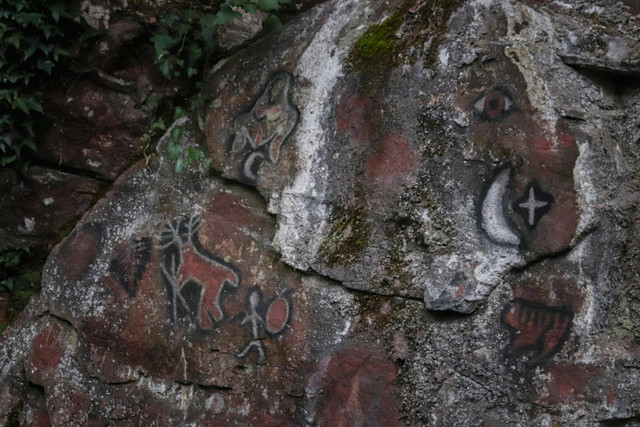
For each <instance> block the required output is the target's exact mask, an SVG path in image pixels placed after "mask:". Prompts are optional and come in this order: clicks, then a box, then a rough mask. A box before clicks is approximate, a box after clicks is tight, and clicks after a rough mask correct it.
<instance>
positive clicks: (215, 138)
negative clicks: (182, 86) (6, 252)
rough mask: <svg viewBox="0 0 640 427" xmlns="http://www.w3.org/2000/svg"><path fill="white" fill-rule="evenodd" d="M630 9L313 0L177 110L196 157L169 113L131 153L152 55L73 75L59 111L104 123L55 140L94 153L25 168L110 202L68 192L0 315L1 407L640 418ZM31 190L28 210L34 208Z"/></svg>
mask: <svg viewBox="0 0 640 427" xmlns="http://www.w3.org/2000/svg"><path fill="white" fill-rule="evenodd" d="M639 13H640V8H638V6H637V4H635V3H634V2H632V1H614V0H599V1H597V2H595V3H594V2H592V1H583V0H567V1H565V2H557V1H538V2H533V1H528V0H470V1H462V0H460V1H454V2H452V1H441V0H436V1H429V2H425V1H401V0H393V1H378V0H340V1H338V0H331V1H326V2H322V3H319V4H317V5H316V6H314V7H312V8H310V9H308V10H306V11H305V12H302V13H300V14H299V15H297V16H296V17H295V18H294V19H292V20H291V21H290V22H288V23H287V25H286V27H285V30H284V31H283V32H282V33H276V34H270V35H268V36H266V37H263V38H260V39H258V40H255V41H253V42H251V43H250V44H248V45H247V46H246V47H244V48H242V49H241V50H239V51H237V52H236V53H234V54H232V55H230V56H229V57H228V58H226V59H224V60H222V61H220V62H219V63H218V64H216V65H215V67H213V69H212V70H211V72H210V74H209V76H208V78H207V80H206V84H205V89H204V91H205V92H206V93H207V95H209V96H211V99H213V101H212V102H211V103H210V105H209V106H208V107H207V109H206V111H205V112H203V114H200V115H198V114H194V115H193V116H192V117H185V118H182V119H180V121H179V122H177V123H175V124H174V126H183V127H185V128H186V129H188V131H187V132H186V133H185V135H184V136H183V139H182V143H183V144H184V145H185V146H191V147H206V149H207V150H208V152H209V154H210V156H211V158H212V159H213V163H212V170H206V169H205V168H204V167H202V166H197V165H196V166H190V167H189V168H187V169H185V170H184V171H183V172H182V173H180V174H175V173H174V172H173V165H172V164H171V163H170V162H169V160H168V154H167V149H168V144H169V139H170V132H171V129H170V130H169V131H168V132H167V135H165V136H164V137H163V139H161V140H160V142H159V143H158V145H157V149H156V153H154V154H152V155H150V156H145V157H146V158H145V159H141V160H139V161H137V162H135V163H134V164H129V163H130V162H128V161H127V159H130V158H131V156H132V154H131V153H132V152H136V153H138V155H140V150H143V151H144V147H138V146H136V145H135V144H134V143H133V142H131V141H133V139H131V138H130V137H132V136H135V135H138V134H139V133H140V132H142V131H143V130H144V125H145V124H146V125H148V118H149V117H150V116H146V115H145V114H142V113H141V112H140V109H139V106H140V103H141V102H144V101H141V99H146V98H145V96H150V95H149V94H151V93H154V91H157V90H160V89H158V85H156V84H155V83H153V81H154V80H153V78H152V77H149V78H147V80H144V81H142V80H141V77H140V76H141V75H142V76H145V75H147V74H144V73H142V74H138V73H133V74H132V75H134V76H138V77H136V79H134V80H135V81H134V80H131V81H129V80H127V79H126V77H124V76H125V75H126V72H125V71H123V70H119V71H118V72H116V71H114V72H112V73H107V74H104V75H103V78H102V80H101V81H102V82H103V83H102V84H103V85H104V82H113V81H118V82H119V81H120V80H121V79H122V80H124V81H125V82H128V83H130V84H128V85H127V86H126V87H127V88H129V89H127V90H130V91H129V92H127V91H124V92H123V91H122V90H115V89H114V92H113V93H112V94H108V95H105V92H104V91H100V92H99V93H95V94H94V95H92V93H93V92H92V90H91V85H93V84H96V83H95V79H94V80H93V81H92V82H80V83H79V84H77V85H76V86H75V89H73V90H77V91H78V94H79V95H78V96H76V97H74V96H69V98H68V99H66V100H65V98H64V97H58V98H56V99H55V100H54V101H55V102H66V103H67V104H68V107H67V108H66V109H64V110H62V111H64V116H63V117H61V120H68V121H69V122H70V123H76V120H77V123H84V122H83V120H85V119H86V120H91V121H92V123H95V126H96V128H97V129H101V132H98V134H99V135H104V138H103V137H100V138H97V139H96V138H91V136H90V135H87V134H85V133H83V132H80V131H78V132H72V133H71V136H66V138H70V140H69V141H68V142H65V144H67V143H68V144H70V145H69V146H71V147H75V146H76V145H75V144H76V143H77V145H78V147H84V148H81V149H80V148H79V150H80V151H81V153H82V156H84V159H85V161H86V165H85V164H83V165H80V164H79V163H74V162H77V161H78V160H77V159H78V157H77V156H75V155H74V157H73V160H71V159H70V160H68V161H67V160H65V159H64V158H61V160H60V162H61V163H62V164H65V165H66V166H68V169H67V175H68V174H71V172H72V171H76V170H77V169H78V168H83V169H84V168H88V169H87V170H91V171H92V173H95V174H97V176H93V178H91V179H89V178H86V177H84V178H81V177H74V178H73V179H67V178H66V176H67V175H65V174H62V172H56V171H44V170H39V172H38V173H40V174H41V176H51V177H56V176H58V175H56V174H60V177H61V178H60V179H57V180H56V179H54V178H51V179H49V181H47V183H46V185H52V186H53V187H51V188H52V189H51V191H54V192H55V191H63V192H68V191H69V190H66V189H64V188H65V186H67V187H66V188H72V190H71V191H77V194H79V195H81V196H82V197H87V195H91V196H92V197H95V198H96V199H97V198H99V201H98V202H97V203H96V204H95V205H92V203H90V202H86V203H84V202H83V203H84V204H82V203H77V204H76V207H77V208H78V211H77V212H82V211H84V210H85V209H87V208H88V206H90V205H92V206H91V208H90V209H89V210H88V211H87V212H86V214H84V215H83V217H82V219H81V220H80V221H79V222H78V223H77V224H76V225H75V228H74V229H73V231H72V232H71V234H69V235H68V236H67V237H66V238H65V239H64V240H63V241H62V242H61V243H60V244H58V245H57V246H56V247H55V248H54V249H53V251H52V253H51V255H50V256H49V258H48V261H47V263H46V265H45V267H44V270H43V281H42V292H41V294H40V295H39V296H38V297H36V298H34V299H32V301H31V303H30V305H29V306H28V307H27V309H26V311H25V312H24V313H23V314H22V315H21V317H20V318H19V319H18V321H17V322H16V323H15V324H14V325H12V326H11V327H10V328H9V329H7V331H5V332H4V334H3V335H2V345H1V347H0V396H2V397H1V398H0V414H1V415H2V416H3V417H5V419H8V417H13V418H14V419H15V418H16V417H17V418H18V419H19V421H20V423H21V424H26V425H48V424H53V425H107V424H109V425H140V424H144V425H259V426H263V425H264V426H267V425H274V426H275V425H277V426H282V425H319V426H334V425H339V426H363V425H369V426H371V425H379V426H393V425H438V426H449V425H492V426H493V425H585V426H586V425H603V426H608V425H634V423H638V422H640V399H639V398H638V396H639V395H640V373H639V371H638V369H639V368H640V347H639V344H640V340H639V336H640V335H639V334H640V321H639V319H638V313H639V311H640V310H639V308H638V307H639V306H638V303H639V299H638V298H639V297H640V295H639V294H638V285H639V284H640V283H639V280H640V279H639V277H640V276H639V271H640V263H639V262H638V259H639V258H638V252H639V248H640V240H639V239H638V235H637V232H636V228H637V225H638V224H639V223H640V214H639V210H638V201H639V200H640V199H639V196H640V173H639V169H638V164H639V163H638V161H639V160H640V159H639V158H638V157H639V151H638V143H639V142H640V125H639V123H640V122H639V119H638V118H639V117H640V83H639V82H640V80H638V77H639V76H640V63H639V62H638V58H639V54H640V40H639V35H640V26H639V25H640V23H639V22H638V14H639ZM109 19H112V18H109ZM114 19H115V18H114ZM118 22H120V23H119V24H118V25H120V26H122V28H125V27H126V28H128V29H129V30H130V31H129V30H127V31H123V33H122V34H121V35H120V36H118V35H117V34H115V35H112V36H111V39H113V40H114V43H116V42H115V41H118V40H120V41H122V40H129V41H131V40H135V37H134V35H133V34H136V29H135V28H133V27H134V25H131V28H130V26H129V24H126V25H125V24H124V23H122V22H127V21H126V20H125V21H118ZM101 25H102V24H101ZM110 28H120V27H117V26H116V25H115V24H114V25H110ZM114 31H115V30H114ZM118 34H120V33H118ZM129 37H131V38H129ZM111 39H110V40H111ZM105 43H106V42H105ZM116 45H117V43H116ZM133 45H135V43H134V44H129V45H127V46H129V47H131V46H133ZM109 46H111V45H109ZM107 50H108V49H107ZM122 52H124V50H123V51H122ZM114 55H116V54H114ZM118 55H120V53H118V54H117V55H116V56H118ZM107 56H108V55H107ZM114 57H115V56H114ZM114 64H122V63H121V62H118V61H115V62H114ZM131 67H143V65H131ZM106 68H108V67H106ZM121 74H122V75H121ZM105 75H106V76H107V77H104V76H105ZM109 76H110V77H109ZM114 79H115V80H114ZM98 80H99V76H98ZM145 82H146V83H145ZM133 88H136V89H135V90H134V89H133ZM164 90H166V88H165V89H164ZM158 96H161V93H160V95H158ZM132 106H133V107H132ZM136 106H137V107H136ZM114 111H119V112H120V114H114V113H113V112H114ZM91 113H93V114H91ZM65 117H66V119H65ZM81 118H82V120H80V119H81ZM69 126H70V127H64V129H65V130H66V129H73V128H74V127H73V125H69ZM101 126H104V128H102V127H101ZM105 129H113V132H117V135H116V134H115V133H114V134H113V135H111V134H109V132H108V131H106V130H105ZM65 134H66V133H65ZM55 135H56V134H55V133H54V136H52V140H51V143H50V145H49V147H50V149H48V150H45V151H43V154H42V156H43V158H47V159H49V158H50V160H51V161H53V158H54V157H55V156H56V153H57V152H56V151H55V150H56V148H55V147H56V141H58V139H56V138H58V137H57V136H55ZM66 135H68V134H66ZM121 137H122V138H121ZM60 138H61V137H60ZM127 138H129V139H127ZM123 141H129V144H130V145H128V146H127V148H126V149H122V148H118V147H120V146H121V145H122V144H125V142H123ZM66 146H67V145H65V147H66ZM110 147H112V148H110ZM127 150H130V151H127ZM131 150H133V151H131ZM63 152H64V153H68V152H69V151H67V149H65V150H63ZM111 153H113V154H111ZM112 155H113V156H115V157H114V158H113V159H112V158H111V157H110V156H112ZM47 174H49V175H47ZM96 178H100V179H98V180H97V183H94V181H96ZM116 178H117V179H116ZM112 179H115V182H114V183H113V184H112V185H111V184H110V183H109V180H112ZM43 180H44V178H43ZM42 182H44V181H42ZM63 182H64V183H65V184H62V183H63ZM58 188H61V190H58ZM75 188H78V190H73V189H75ZM107 190H108V192H106V194H104V192H105V191H107ZM19 191H25V192H26V193H27V194H30V195H32V194H34V193H33V191H32V190H23V189H17V190H15V192H19ZM72 194H74V193H72ZM29 197H31V196H29ZM39 197H40V196H38V197H35V196H34V198H33V199H34V202H33V204H34V207H32V208H29V209H33V210H34V212H38V215H44V213H43V212H46V206H48V205H47V203H46V202H42V203H43V204H44V206H45V207H44V208H41V207H39V206H38V203H39ZM79 197H80V196H79ZM50 198H52V199H53V200H54V201H55V200H57V199H58V196H50ZM27 200H30V199H27ZM45 200H47V199H45ZM79 200H80V199H79ZM81 200H84V199H81ZM35 206H38V208H37V209H36V207H35ZM77 212H74V213H71V214H69V216H70V217H73V216H74V215H78V213H77ZM34 215H35V214H34ZM39 223H40V222H39V221H35V224H39ZM19 225H20V226H24V227H27V226H28V224H27V221H26V220H25V224H24V225H22V224H19ZM3 227H4V229H5V230H6V229H7V227H8V226H4V225H3ZM15 227H17V225H15ZM34 227H35V226H34ZM16 229H17V228H16Z"/></svg>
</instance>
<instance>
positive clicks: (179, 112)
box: [173, 107, 187, 129]
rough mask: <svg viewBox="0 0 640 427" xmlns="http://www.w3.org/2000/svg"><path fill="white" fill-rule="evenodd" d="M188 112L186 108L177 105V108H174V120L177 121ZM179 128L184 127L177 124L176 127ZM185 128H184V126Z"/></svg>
mask: <svg viewBox="0 0 640 427" xmlns="http://www.w3.org/2000/svg"><path fill="white" fill-rule="evenodd" d="M186 113H187V112H186V111H185V110H184V108H182V107H176V109H175V110H173V121H174V122H175V121H176V120H178V119H179V118H181V117H184V116H185V114H186ZM177 128H182V126H176V129H177ZM183 129H184V128H183Z"/></svg>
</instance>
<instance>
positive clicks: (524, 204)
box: [513, 181, 553, 229]
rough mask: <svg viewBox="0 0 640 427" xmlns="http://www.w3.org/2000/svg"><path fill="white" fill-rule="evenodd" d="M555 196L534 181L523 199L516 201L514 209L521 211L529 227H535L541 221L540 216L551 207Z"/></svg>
mask: <svg viewBox="0 0 640 427" xmlns="http://www.w3.org/2000/svg"><path fill="white" fill-rule="evenodd" d="M552 204H553V196H551V194H547V193H545V192H544V191H542V189H540V188H539V187H538V186H537V185H536V182H535V181H534V182H532V183H531V184H530V185H529V187H528V188H527V191H526V192H525V195H524V196H523V197H522V199H520V200H518V201H517V202H516V203H514V206H513V207H514V209H515V210H516V211H517V212H519V213H520V214H521V215H522V217H523V218H524V220H525V224H526V225H527V227H528V228H530V229H533V228H535V227H536V225H537V224H538V221H540V218H542V216H543V215H544V214H546V213H547V212H549V209H551V205H552Z"/></svg>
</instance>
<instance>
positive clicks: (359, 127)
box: [336, 93, 373, 142]
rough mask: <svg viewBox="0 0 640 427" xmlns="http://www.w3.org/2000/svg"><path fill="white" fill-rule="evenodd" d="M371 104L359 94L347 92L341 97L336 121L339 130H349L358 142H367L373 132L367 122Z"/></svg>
mask: <svg viewBox="0 0 640 427" xmlns="http://www.w3.org/2000/svg"><path fill="white" fill-rule="evenodd" d="M369 111H371V108H370V105H368V103H367V102H366V101H365V100H364V99H363V98H362V97H361V96H359V95H357V94H353V93H347V94H344V95H343V96H342V98H340V103H339V104H338V107H337V112H336V122H337V125H338V130H341V131H347V132H349V133H350V134H351V136H352V137H353V139H354V140H355V141H356V142H367V141H369V140H370V139H371V135H372V134H373V131H372V129H371V128H370V126H369V123H368V122H367V114H369V113H368V112H369Z"/></svg>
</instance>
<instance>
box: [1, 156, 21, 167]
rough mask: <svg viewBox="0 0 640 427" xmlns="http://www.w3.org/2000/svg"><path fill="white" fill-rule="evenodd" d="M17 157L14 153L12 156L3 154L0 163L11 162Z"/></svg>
mask: <svg viewBox="0 0 640 427" xmlns="http://www.w3.org/2000/svg"><path fill="white" fill-rule="evenodd" d="M17 158H18V156H16V155H15V154H14V155H13V156H3V157H2V158H0V165H1V166H6V165H8V164H9V163H12V162H13V161H14V160H15V159H17Z"/></svg>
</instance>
